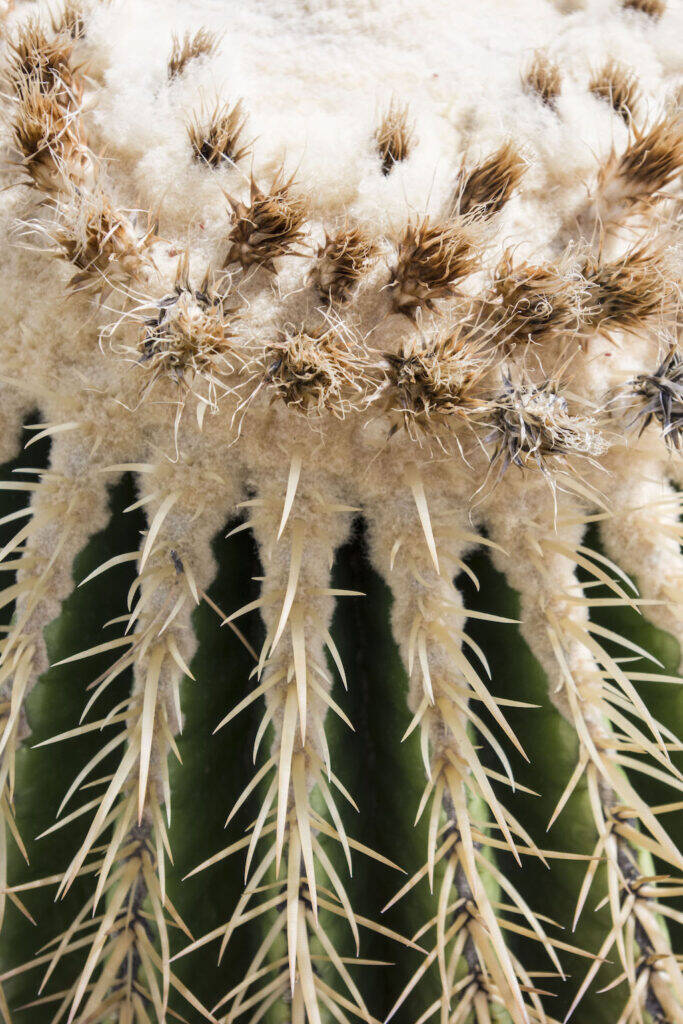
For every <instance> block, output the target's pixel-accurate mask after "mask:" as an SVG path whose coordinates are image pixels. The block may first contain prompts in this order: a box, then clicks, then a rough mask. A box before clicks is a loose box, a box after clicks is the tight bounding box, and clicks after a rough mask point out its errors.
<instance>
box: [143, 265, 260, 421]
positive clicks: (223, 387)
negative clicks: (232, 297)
mask: <svg viewBox="0 0 683 1024" xmlns="http://www.w3.org/2000/svg"><path fill="white" fill-rule="evenodd" d="M218 284H219V283H218ZM238 321H239V310H238V308H237V307H236V306H234V305H231V304H230V303H229V302H228V300H227V299H226V297H225V296H224V295H223V294H222V291H221V289H220V287H218V286H217V283H214V282H211V281H210V280H209V278H206V279H205V280H204V281H203V282H202V283H201V285H200V286H199V288H194V287H193V286H192V283H191V281H190V277H189V260H188V259H187V257H186V258H185V259H184V260H183V261H182V263H181V265H180V268H179V271H178V278H177V280H176V285H175V288H174V290H173V292H172V293H171V294H170V295H167V296H165V297H164V298H163V299H161V300H160V301H159V302H158V303H157V304H156V307H155V310H154V314H153V315H152V316H150V317H148V318H147V319H146V321H145V323H144V329H143V333H142V337H141V340H140V345H139V350H138V353H136V362H137V363H138V364H139V365H140V366H142V367H143V368H144V369H145V371H146V382H145V391H146V392H147V391H149V390H151V388H152V387H153V386H154V384H155V383H156V382H157V381H158V380H163V381H167V380H170V381H171V382H172V383H174V384H176V385H179V386H180V387H181V389H182V391H183V393H185V392H187V391H189V390H194V391H195V393H196V394H197V395H198V396H199V397H200V399H201V400H203V401H205V402H206V401H208V402H209V404H210V405H213V406H215V403H216V401H217V399H218V398H219V397H220V395H221V393H223V392H224V391H227V390H228V385H227V383H225V381H226V380H227V378H229V377H232V375H233V374H234V373H235V372H236V371H237V370H238V368H239V365H240V364H241V362H242V361H241V360H240V359H239V356H238V347H237V345H236V344H235V341H236V337H237V324H238ZM198 383H199V384H200V385H201V384H205V385H206V388H205V390H204V392H202V391H200V390H199V389H198V387H197V384H198Z"/></svg>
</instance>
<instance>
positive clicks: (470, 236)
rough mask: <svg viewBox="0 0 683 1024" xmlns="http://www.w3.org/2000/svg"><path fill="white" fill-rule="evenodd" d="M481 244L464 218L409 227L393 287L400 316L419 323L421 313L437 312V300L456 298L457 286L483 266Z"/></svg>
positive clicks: (427, 221) (424, 221)
mask: <svg viewBox="0 0 683 1024" xmlns="http://www.w3.org/2000/svg"><path fill="white" fill-rule="evenodd" d="M480 255H481V253H480V244H479V240H478V236H477V233H476V231H475V230H474V228H473V226H472V225H471V224H470V223H468V222H467V221H466V220H464V219H462V218H460V219H459V218H451V219H449V220H441V221H434V220H431V219H430V218H429V217H425V218H423V219H422V220H418V221H417V222H414V223H411V224H408V226H407V227H406V229H405V231H404V233H403V235H402V236H401V238H400V239H399V243H398V251H397V254H396V263H395V266H394V269H393V272H392V277H391V282H390V287H391V289H392V291H393V306H394V310H395V312H397V313H404V314H405V315H406V316H408V317H411V318H412V319H415V317H416V315H417V311H418V310H420V309H429V310H431V309H434V303H435V301H436V300H437V299H448V298H452V297H453V295H454V294H455V292H456V289H457V285H458V283H459V282H460V281H462V279H463V278H465V277H467V276H468V275H469V274H471V273H472V272H473V271H474V270H476V269H477V267H478V266H479V258H480Z"/></svg>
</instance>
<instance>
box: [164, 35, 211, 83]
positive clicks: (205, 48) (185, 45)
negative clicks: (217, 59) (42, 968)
mask: <svg viewBox="0 0 683 1024" xmlns="http://www.w3.org/2000/svg"><path fill="white" fill-rule="evenodd" d="M219 42H220V38H219V36H218V35H217V34H216V33H215V32H212V31H211V30H210V29H208V28H200V29H198V31H197V32H189V31H188V32H186V33H185V35H184V36H183V38H182V39H180V38H179V37H178V36H173V47H172V49H171V56H170V57H169V59H168V77H169V79H173V78H177V77H178V76H179V75H182V74H183V73H184V72H185V71H186V70H187V66H188V64H190V63H191V62H192V61H193V60H197V59H198V58H199V57H212V56H213V55H214V53H215V52H216V50H217V49H218V44H219Z"/></svg>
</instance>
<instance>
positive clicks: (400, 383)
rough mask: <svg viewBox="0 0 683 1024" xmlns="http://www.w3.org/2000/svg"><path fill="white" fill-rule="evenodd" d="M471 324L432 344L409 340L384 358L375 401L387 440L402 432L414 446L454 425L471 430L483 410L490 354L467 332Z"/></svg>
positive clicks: (438, 337)
mask: <svg viewBox="0 0 683 1024" xmlns="http://www.w3.org/2000/svg"><path fill="white" fill-rule="evenodd" d="M471 326H472V325H471V324H466V325H465V326H463V325H459V326H458V327H456V328H453V329H451V330H442V331H440V332H437V334H436V336H435V337H433V338H425V337H422V336H418V337H411V338H410V339H408V340H407V341H405V342H404V343H403V344H402V345H401V348H400V350H399V352H396V353H394V352H385V353H384V354H383V356H384V360H385V363H386V369H385V371H384V374H385V376H384V380H383V381H382V383H381V384H380V387H379V390H378V395H379V396H380V397H382V398H383V404H384V408H385V411H386V413H387V415H388V417H389V419H390V421H391V428H390V435H391V434H394V433H396V431H397V430H399V429H401V428H404V429H405V431H406V432H407V434H408V435H409V436H410V437H411V438H412V439H413V440H416V441H419V440H421V437H422V436H424V435H427V436H428V437H431V436H437V435H438V437H439V441H440V444H441V446H443V445H444V437H443V428H444V427H446V428H448V426H449V424H450V423H451V422H452V420H451V417H455V418H456V420H457V419H460V420H461V421H463V422H465V423H467V424H471V423H472V421H473V418H474V417H476V416H478V415H481V414H483V413H485V412H486V411H487V410H488V409H489V408H490V406H489V403H488V401H487V400H486V399H485V398H484V397H483V392H482V389H481V386H480V385H481V384H482V382H483V379H484V377H485V375H486V373H487V371H488V370H489V368H490V366H491V356H492V350H489V351H486V349H485V347H484V345H483V344H482V342H481V339H478V338H477V336H476V333H474V332H471V331H470V328H471Z"/></svg>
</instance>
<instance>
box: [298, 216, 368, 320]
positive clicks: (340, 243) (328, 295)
mask: <svg viewBox="0 0 683 1024" xmlns="http://www.w3.org/2000/svg"><path fill="white" fill-rule="evenodd" d="M378 253H379V250H378V246H377V243H376V242H375V241H374V240H373V239H371V238H370V237H369V236H368V235H367V233H366V232H365V231H364V230H363V229H362V228H361V227H358V225H353V226H351V227H349V226H348V225H345V227H344V228H342V229H341V230H340V231H337V232H336V233H335V234H332V235H329V234H326V235H325V241H324V243H323V244H322V245H321V246H319V248H318V252H317V259H316V263H315V266H314V267H313V270H312V271H311V274H310V280H311V281H312V282H313V284H314V285H315V287H316V288H317V290H318V292H319V294H320V296H321V298H323V299H325V300H327V301H328V302H330V303H339V304H343V303H345V302H348V300H349V299H350V298H351V297H352V295H353V293H354V291H355V289H356V287H357V285H358V283H359V281H360V280H361V278H362V276H363V274H365V273H366V272H367V270H368V269H369V268H370V266H371V265H372V264H373V263H374V262H375V260H376V259H377V256H378Z"/></svg>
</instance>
